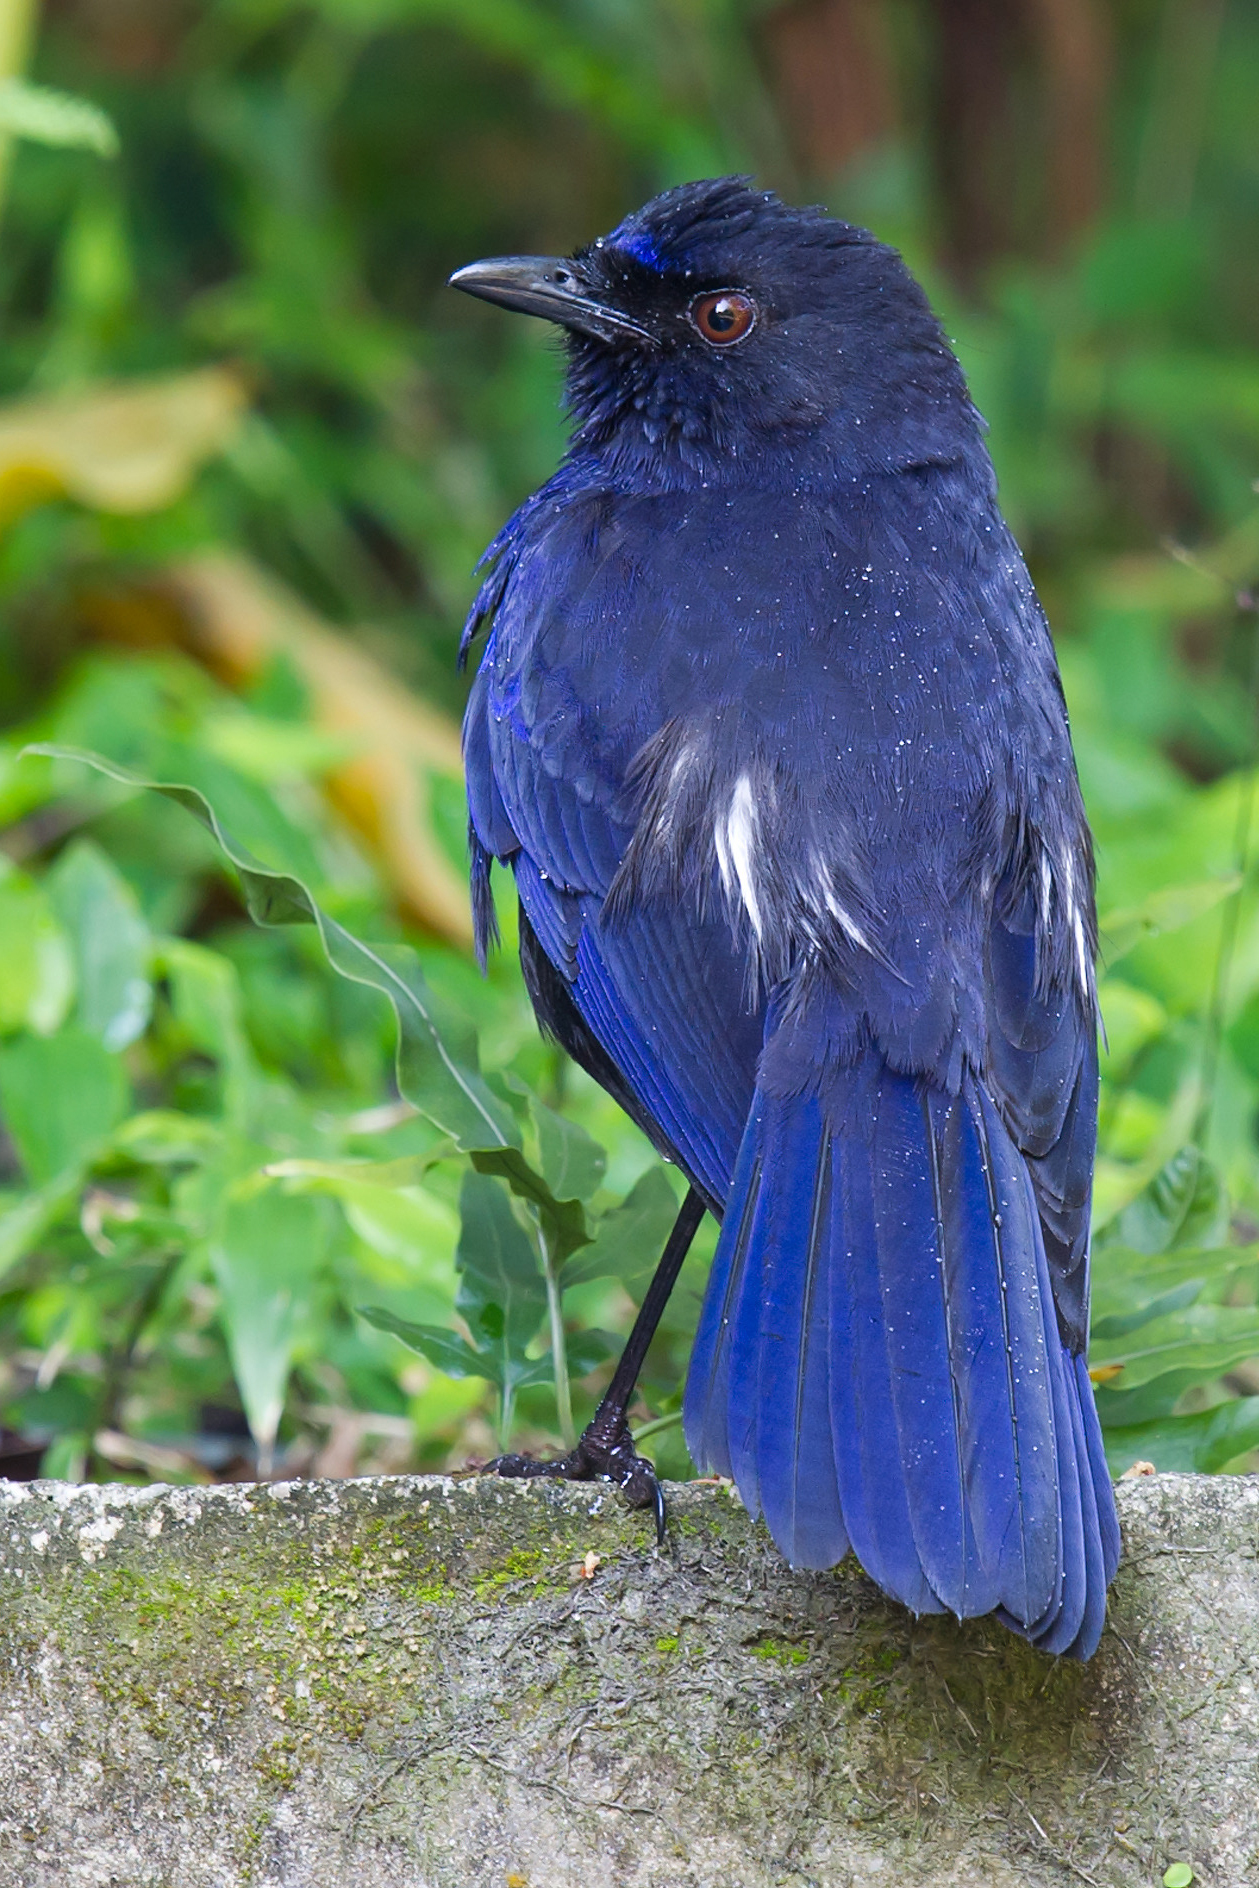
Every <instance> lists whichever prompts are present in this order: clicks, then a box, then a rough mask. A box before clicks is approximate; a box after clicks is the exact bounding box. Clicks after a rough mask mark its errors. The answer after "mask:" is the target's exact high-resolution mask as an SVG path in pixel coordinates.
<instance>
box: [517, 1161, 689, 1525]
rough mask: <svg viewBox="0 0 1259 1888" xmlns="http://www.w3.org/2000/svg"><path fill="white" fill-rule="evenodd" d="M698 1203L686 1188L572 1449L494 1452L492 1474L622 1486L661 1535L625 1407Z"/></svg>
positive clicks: (650, 1478) (648, 1468)
mask: <svg viewBox="0 0 1259 1888" xmlns="http://www.w3.org/2000/svg"><path fill="white" fill-rule="evenodd" d="M704 1212H705V1207H704V1202H703V1200H702V1199H701V1198H700V1196H699V1194H698V1193H697V1192H696V1191H695V1188H694V1187H691V1188H690V1190H689V1191H688V1193H687V1196H686V1198H685V1199H684V1200H683V1202H682V1209H681V1211H680V1212H679V1214H678V1216H677V1219H676V1220H675V1221H674V1225H673V1231H672V1232H671V1233H670V1234H669V1237H668V1241H667V1242H666V1245H665V1249H664V1253H663V1255H662V1256H661V1260H660V1263H659V1265H658V1266H657V1267H656V1272H655V1276H654V1278H653V1279H652V1281H651V1284H650V1285H649V1286H648V1287H647V1295H646V1297H645V1298H644V1299H643V1302H642V1306H641V1308H640V1310H639V1313H638V1316H637V1317H636V1318H635V1320H634V1328H633V1330H632V1331H631V1332H630V1334H629V1342H628V1343H627V1344H626V1346H625V1349H624V1350H623V1351H622V1352H621V1360H620V1362H619V1363H618V1364H617V1366H616V1369H615V1370H614V1371H613V1373H612V1381H611V1383H609V1385H608V1387H607V1389H606V1390H605V1391H604V1393H603V1400H602V1402H601V1403H600V1404H599V1407H598V1409H597V1410H596V1411H595V1413H594V1415H593V1416H592V1417H591V1419H590V1422H589V1424H588V1425H587V1427H586V1429H585V1430H584V1432H583V1433H582V1434H581V1435H580V1436H579V1437H578V1439H577V1444H576V1447H575V1448H573V1449H570V1450H569V1452H568V1454H567V1455H563V1456H560V1457H559V1458H558V1460H556V1461H554V1462H536V1461H535V1460H534V1459H533V1457H532V1456H529V1455H500V1456H498V1457H496V1458H495V1460H494V1461H493V1462H490V1463H489V1464H487V1472H488V1473H489V1474H492V1475H509V1476H530V1475H551V1476H555V1477H557V1478H559V1479H560V1480H562V1481H567V1482H589V1481H610V1482H615V1483H616V1484H617V1486H618V1487H619V1488H620V1489H621V1490H622V1492H623V1493H624V1495H625V1498H626V1500H627V1501H628V1502H629V1504H630V1506H631V1508H654V1509H655V1511H656V1534H657V1538H658V1539H660V1540H663V1539H664V1519H665V1509H664V1491H663V1490H662V1488H661V1486H660V1483H659V1481H658V1479H657V1477H656V1471H655V1468H654V1467H653V1465H652V1464H651V1463H650V1462H649V1461H648V1460H647V1459H646V1457H645V1456H642V1455H636V1454H635V1452H634V1440H633V1437H632V1436H631V1435H630V1427H629V1406H630V1398H631V1397H632V1396H633V1394H634V1385H635V1384H636V1383H637V1381H638V1373H639V1371H640V1370H641V1369H642V1367H643V1359H644V1358H645V1357H646V1355H647V1350H648V1346H649V1345H650V1343H651V1340H652V1338H653V1337H654V1336H655V1334H656V1326H657V1325H658V1324H659V1322H660V1317H661V1313H662V1312H663V1311H664V1308H665V1306H666V1304H668V1302H669V1294H670V1292H671V1291H672V1290H673V1287H674V1286H675V1285H676V1283H677V1279H678V1273H679V1272H680V1271H681V1270H682V1261H683V1260H684V1259H685V1257H686V1255H687V1253H688V1252H689V1251H690V1249H691V1241H692V1240H693V1239H694V1237H695V1234H696V1232H697V1231H698V1229H699V1223H700V1221H701V1219H703V1217H704Z"/></svg>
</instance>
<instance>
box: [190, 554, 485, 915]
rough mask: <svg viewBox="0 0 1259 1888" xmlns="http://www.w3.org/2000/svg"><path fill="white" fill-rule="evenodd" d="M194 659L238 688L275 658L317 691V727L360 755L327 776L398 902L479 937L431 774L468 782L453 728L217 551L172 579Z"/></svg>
mask: <svg viewBox="0 0 1259 1888" xmlns="http://www.w3.org/2000/svg"><path fill="white" fill-rule="evenodd" d="M170 581H171V585H172V588H173V591H174V594H175V597H176V600H177V602H178V603H179V605H180V609H181V614H182V616H183V618H184V622H185V638H186V640H187V642H188V643H189V645H190V646H191V648H192V651H193V653H194V654H195V655H198V656H200V657H201V659H202V660H203V661H204V662H205V663H206V664H207V666H208V667H210V668H212V669H214V670H215V671H216V672H217V673H218V674H219V675H221V676H223V677H224V679H225V680H227V681H229V682H232V683H235V684H237V685H239V684H240V683H242V682H248V681H249V680H251V679H252V678H253V677H255V676H257V675H258V674H260V673H261V672H262V670H264V669H265V668H266V666H267V664H268V663H269V662H271V661H272V660H273V659H274V658H275V657H276V656H277V655H283V656H284V657H286V658H287V660H288V661H290V662H291V663H292V664H293V666H294V668H295V669H296V670H297V672H298V674H299V675H300V676H301V678H302V681H303V683H304V685H305V687H306V689H307V692H308V695H309V699H310V704H311V708H312V711H313V713H314V718H315V721H316V723H317V724H318V725H319V726H320V727H321V728H325V729H328V730H330V731H332V732H334V733H336V734H338V735H340V736H342V737H344V738H345V740H346V743H347V746H348V747H350V748H351V749H353V750H354V751H352V752H351V753H349V754H348V755H347V757H346V758H345V759H344V760H343V761H342V762H341V763H340V764H339V765H337V766H335V767H334V768H333V769H332V771H331V773H330V774H329V776H328V780H327V790H328V794H329V797H330V799H332V801H333V802H334V804H335V805H336V806H337V807H338V809H339V810H340V811H341V813H342V814H343V815H344V817H345V818H346V819H347V820H348V821H349V823H350V824H351V825H352V826H354V827H356V828H357V830H358V831H359V832H360V833H361V834H362V836H363V838H364V839H365V840H366V841H367V844H368V845H369V846H370V847H371V849H372V851H373V852H374V853H375V855H376V857H377V859H378V860H379V862H380V864H381V866H382V868H383V870H384V872H385V875H386V877H387V878H388V881H389V883H390V885H391V886H392V888H393V891H394V893H395V895H396V897H397V899H398V902H399V904H400V905H401V906H402V907H403V909H404V910H405V911H407V912H408V913H409V914H410V916H411V917H413V918H415V919H416V920H417V921H418V922H419V923H420V924H422V925H424V926H425V927H426V929H428V930H432V931H436V932H438V933H439V934H440V935H441V936H443V937H448V938H451V939H453V940H455V941H457V942H458V943H461V944H465V943H467V942H468V941H469V940H470V938H471V935H472V920H471V915H470V912H469V906H468V887H467V883H466V880H465V878H464V876H463V874H462V873H461V872H459V871H457V870H456V869H455V867H454V866H453V865H452V864H451V862H450V860H449V858H448V857H447V855H446V853H445V851H444V850H443V849H442V845H441V842H440V840H439V839H438V837H437V834H436V832H435V830H434V825H433V819H432V812H431V792H432V785H431V783H432V777H433V776H434V775H444V776H445V777H447V778H448V779H451V780H454V781H460V780H462V778H463V761H462V756H461V753H460V748H459V730H458V728H457V727H456V726H455V725H454V723H453V722H452V721H450V720H448V719H447V717H446V716H445V715H444V714H442V713H440V712H439V710H437V709H436V708H431V707H430V706H429V705H428V703H427V702H424V701H421V700H420V699H419V698H418V697H417V696H415V695H413V694H411V693H410V691H409V690H408V689H407V688H406V687H405V685H404V684H403V683H402V682H400V681H399V679H398V677H397V676H396V675H392V674H391V673H390V672H389V670H388V669H386V668H384V667H383V666H382V665H381V664H380V663H379V662H377V661H376V660H375V659H374V658H373V657H372V656H370V655H369V654H368V653H367V651H366V650H365V649H363V648H361V647H359V646H357V645H356V644H355V643H353V642H351V641H350V640H349V638H348V637H346V636H343V635H341V634H339V633H338V632H337V631H336V630H335V629H333V628H332V627H331V626H330V625H329V624H327V623H324V622H322V621H321V620H320V618H319V617H317V616H316V615H315V614H314V613H313V611H311V610H310V609H308V608H307V606H306V605H305V604H304V603H303V602H302V601H301V600H300V598H298V597H296V596H294V595H293V593H292V591H290V590H286V589H285V588H284V586H283V585H282V584H279V583H277V582H276V581H275V579H274V578H272V577H269V576H267V575H266V574H265V573H264V572H262V571H261V570H258V569H257V568H256V567H255V566H254V565H252V564H251V563H249V562H248V560H247V559H245V558H243V557H238V556H233V555H230V554H227V553H209V554H207V555H205V556H203V557H197V558H193V559H190V560H189V561H188V562H187V563H184V564H180V565H179V566H177V567H176V568H175V569H174V570H173V571H172V572H171V574H170Z"/></svg>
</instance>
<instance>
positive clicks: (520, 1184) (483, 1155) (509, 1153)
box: [472, 1147, 591, 1266]
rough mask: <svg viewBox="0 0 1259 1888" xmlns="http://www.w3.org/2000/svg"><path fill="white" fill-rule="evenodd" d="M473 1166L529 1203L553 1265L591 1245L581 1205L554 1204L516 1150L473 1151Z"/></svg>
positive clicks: (572, 1202) (547, 1189)
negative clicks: (501, 1182) (505, 1185)
mask: <svg viewBox="0 0 1259 1888" xmlns="http://www.w3.org/2000/svg"><path fill="white" fill-rule="evenodd" d="M472 1164H473V1166H474V1167H475V1168H476V1170H477V1172H478V1173H482V1174H487V1175H489V1174H497V1175H498V1177H499V1178H500V1179H503V1180H505V1181H506V1182H507V1184H508V1186H509V1187H510V1188H511V1190H512V1192H513V1193H514V1194H515V1195H516V1196H517V1198H518V1199H522V1200H528V1202H529V1204H530V1205H531V1206H532V1207H534V1208H535V1210H536V1211H537V1215H538V1221H539V1224H540V1226H541V1229H542V1236H543V1238H544V1239H545V1240H546V1245H547V1251H548V1253H549V1254H550V1262H551V1264H552V1265H554V1266H558V1265H562V1264H563V1262H564V1260H565V1259H566V1258H567V1257H568V1255H569V1253H570V1252H575V1251H576V1250H577V1249H578V1247H579V1246H584V1245H588V1244H589V1243H590V1238H591V1233H590V1227H589V1225H588V1223H587V1220H586V1213H585V1208H584V1207H583V1206H582V1203H581V1201H580V1200H557V1199H556V1198H555V1195H554V1194H553V1193H552V1192H551V1189H550V1187H549V1186H548V1185H547V1183H546V1181H545V1180H544V1179H543V1178H542V1175H541V1174H540V1173H539V1172H538V1171H537V1169H536V1168H535V1167H531V1166H530V1165H529V1162H528V1161H527V1160H526V1159H525V1157H524V1155H523V1153H521V1151H520V1149H519V1148H517V1147H501V1148H494V1149H476V1150H474V1151H473V1154H472Z"/></svg>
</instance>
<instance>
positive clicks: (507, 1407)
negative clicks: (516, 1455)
mask: <svg viewBox="0 0 1259 1888" xmlns="http://www.w3.org/2000/svg"><path fill="white" fill-rule="evenodd" d="M515 1419H516V1390H515V1386H514V1384H507V1383H504V1384H502V1385H501V1387H500V1389H499V1392H498V1424H497V1428H498V1452H499V1454H500V1455H506V1453H507V1451H508V1449H509V1448H510V1447H511V1429H512V1424H513V1422H514V1421H515Z"/></svg>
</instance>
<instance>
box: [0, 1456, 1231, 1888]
mask: <svg viewBox="0 0 1259 1888" xmlns="http://www.w3.org/2000/svg"><path fill="white" fill-rule="evenodd" d="M1120 1501H1121V1515H1122V1519H1123V1524H1124V1536H1125V1543H1126V1557H1125V1562H1124V1567H1123V1569H1122V1572H1121V1575H1120V1579H1119V1582H1118V1585H1117V1589H1116V1594H1115V1598H1114V1603H1113V1606H1112V1611H1111V1623H1110V1626H1109V1628H1108V1630H1107V1633H1106V1636H1105V1638H1104V1639H1103V1642H1102V1648H1101V1651H1100V1652H1099V1654H1098V1656H1097V1658H1096V1659H1095V1660H1094V1662H1093V1663H1092V1664H1091V1665H1089V1666H1087V1667H1083V1668H1082V1667H1080V1666H1076V1665H1068V1664H1065V1663H1060V1664H1055V1663H1053V1662H1052V1661H1051V1660H1048V1659H1045V1658H1042V1657H1041V1656H1040V1655H1039V1654H1036V1653H1033V1652H1030V1651H1028V1650H1027V1648H1026V1647H1024V1646H1023V1645H1021V1644H1020V1643H1019V1642H1018V1641H1017V1640H1015V1639H1013V1638H1012V1637H1011V1636H1010V1635H1009V1634H1008V1633H1005V1632H1003V1631H1002V1630H1000V1629H999V1628H997V1627H990V1626H988V1625H986V1624H984V1623H982V1622H981V1623H979V1624H978V1625H972V1626H968V1627H959V1626H957V1625H955V1624H953V1623H952V1622H950V1621H941V1620H936V1619H927V1620H919V1621H915V1620H914V1619H912V1618H911V1617H910V1616H909V1615H908V1614H906V1613H904V1612H902V1611H900V1610H899V1609H898V1608H895V1607H890V1606H888V1605H887V1604H886V1602H884V1601H883V1600H882V1599H881V1598H880V1597H879V1595H878V1594H877V1593H876V1592H875V1591H874V1589H873V1588H872V1587H871V1586H870V1584H869V1582H868V1581H867V1580H866V1579H865V1578H864V1577H863V1576H862V1575H861V1573H860V1572H859V1571H858V1570H857V1569H856V1568H855V1567H854V1565H853V1564H852V1562H851V1561H850V1562H847V1563H846V1564H845V1565H844V1566H843V1567H842V1568H840V1569H839V1570H838V1571H836V1572H834V1573H829V1574H794V1573H792V1572H790V1571H789V1570H788V1569H787V1568H786V1567H785V1566H784V1565H783V1564H782V1562H781V1561H780V1560H779V1558H778V1556H777V1555H776V1553H775V1552H774V1550H773V1548H772V1547H771V1546H770V1544H769V1542H768V1538H767V1537H766V1535H765V1534H764V1532H763V1530H762V1529H761V1528H759V1527H754V1526H752V1525H751V1524H750V1523H749V1521H748V1519H747V1517H746V1515H745V1514H744V1513H743V1511H742V1510H741V1509H740V1508H739V1507H738V1505H737V1504H736V1502H735V1501H734V1500H732V1498H731V1496H730V1495H729V1493H728V1492H727V1491H726V1490H724V1489H722V1488H715V1487H712V1486H689V1487H678V1488H673V1489H671V1490H670V1502H671V1513H672V1526H671V1532H670V1540H669V1543H668V1546H667V1547H666V1548H665V1550H664V1551H663V1552H660V1553H657V1552H656V1550H655V1548H654V1546H653V1544H652V1541H651V1537H650V1533H649V1528H648V1525H647V1523H646V1521H645V1520H644V1518H643V1517H642V1516H637V1515H631V1514H629V1513H627V1512H626V1510H625V1509H624V1507H623V1505H622V1503H621V1501H620V1499H619V1497H618V1496H616V1495H615V1494H613V1493H611V1492H610V1491H608V1490H606V1489H599V1488H591V1489H586V1488H556V1487H549V1486H546V1485H544V1484H536V1483H535V1484H532V1485H529V1484H519V1483H517V1484H510V1483H502V1482H495V1481H490V1480H485V1479H480V1480H467V1481H460V1482H452V1481H448V1480H443V1479H437V1478H429V1479H414V1478H398V1479H392V1480H384V1481H361V1482H305V1483H292V1484H288V1485H282V1486H275V1487H258V1488H255V1487H226V1488H215V1489H170V1488H146V1489H135V1488H101V1487H88V1488H76V1487H72V1486H69V1485H66V1484H61V1483H55V1482H37V1483H33V1484H30V1485H22V1484H16V1483H0V1884H3V1888H10V1885H14V1888H16V1885H17V1884H21V1888H45V1885H47V1888H52V1884H54V1883H55V1884H57V1888H67V1885H71V1888H80V1885H81V1888H87V1885H88V1884H118V1885H119V1888H123V1885H124V1884H125V1888H236V1884H242V1885H243V1884H246V1883H250V1884H257V1885H258V1888H263V1885H267V1888H271V1885H274V1888H343V1885H344V1888H368V1884H370V1885H371V1888H482V1885H483V1884H484V1888H526V1885H527V1888H674V1885H675V1884H676V1885H677V1888H683V1885H684V1884H685V1885H686V1888H700V1885H701V1884H702V1885H703V1888H709V1884H713V1885H714V1888H715V1885H716V1884H721V1888H770V1885H771V1884H774V1885H777V1884H794V1883H801V1884H808V1883H816V1884H819V1885H824V1888H848V1885H849V1884H853V1885H856V1884H862V1885H864V1884H867V1883H879V1884H884V1883H886V1884H888V1885H889V1888H891V1885H892V1884H895V1885H896V1888H917V1885H918V1884H922V1885H923V1888H925V1884H928V1883H930V1884H932V1888H963V1885H965V1888H971V1885H972V1884H976V1885H977V1884H981V1883H982V1884H984V1885H985V1888H1029V1884H1031V1885H1034V1888H1039V1885H1040V1884H1044V1885H1045V1888H1049V1884H1054V1888H1059V1885H1060V1884H1064V1883H1067V1882H1070V1881H1076V1882H1079V1881H1084V1882H1092V1883H1094V1884H1096V1885H1098V1888H1128V1885H1129V1884H1147V1883H1149V1884H1154V1883H1157V1882H1158V1881H1160V1880H1161V1878H1162V1875H1163V1872H1164V1870H1165V1869H1166V1868H1167V1867H1168V1865H1169V1864H1170V1863H1172V1862H1177V1861H1184V1862H1188V1863H1189V1864H1190V1865H1191V1866H1192V1868H1193V1869H1194V1871H1195V1874H1196V1878H1197V1880H1198V1881H1199V1882H1200V1883H1203V1884H1206V1885H1207V1888H1247V1884H1253V1883H1259V1689H1257V1688H1259V1559H1257V1555H1259V1480H1252V1479H1249V1478H1242V1477H1238V1478H1230V1477H1220V1478H1218V1479H1208V1478H1202V1477H1194V1476H1170V1475H1169V1476H1159V1477H1157V1478H1154V1479H1151V1480H1146V1481H1140V1482H1132V1483H1128V1484H1126V1485H1125V1486H1123V1487H1122V1488H1121V1489H1120Z"/></svg>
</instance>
